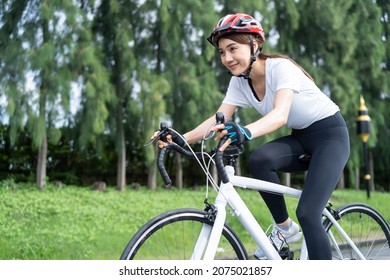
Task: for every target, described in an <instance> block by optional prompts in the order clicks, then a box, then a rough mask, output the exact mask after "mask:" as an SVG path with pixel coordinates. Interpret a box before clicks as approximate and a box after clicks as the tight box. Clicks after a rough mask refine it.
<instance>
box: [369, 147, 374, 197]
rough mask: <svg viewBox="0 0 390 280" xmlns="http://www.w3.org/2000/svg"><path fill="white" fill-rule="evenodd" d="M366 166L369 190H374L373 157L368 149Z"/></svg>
mask: <svg viewBox="0 0 390 280" xmlns="http://www.w3.org/2000/svg"><path fill="white" fill-rule="evenodd" d="M368 168H369V170H370V175H371V179H370V182H369V186H370V190H371V191H375V177H374V158H373V156H372V151H370V150H369V151H368Z"/></svg>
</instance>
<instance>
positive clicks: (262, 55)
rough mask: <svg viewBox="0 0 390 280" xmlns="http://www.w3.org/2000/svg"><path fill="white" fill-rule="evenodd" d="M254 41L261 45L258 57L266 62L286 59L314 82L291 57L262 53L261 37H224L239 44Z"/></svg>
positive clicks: (231, 35) (242, 35) (232, 35)
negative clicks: (269, 59)
mask: <svg viewBox="0 0 390 280" xmlns="http://www.w3.org/2000/svg"><path fill="white" fill-rule="evenodd" d="M251 37H252V39H253V40H256V42H257V44H258V45H259V50H260V54H259V56H258V58H259V59H262V60H266V59H267V58H285V59H288V60H290V61H291V62H292V63H294V64H295V65H296V66H297V67H298V68H299V69H301V70H302V72H303V73H304V74H305V75H306V76H307V77H308V78H309V79H310V80H312V81H314V79H313V77H312V76H310V74H309V73H307V72H306V70H305V69H303V67H302V66H301V65H299V64H298V63H297V62H296V61H295V60H293V59H292V58H290V57H289V56H287V55H283V54H266V53H263V52H262V49H263V41H262V40H261V38H259V37H254V36H251V35H249V36H248V34H242V33H234V34H228V35H226V36H223V38H227V39H230V40H233V41H235V42H237V43H239V44H248V45H249V44H250V39H251Z"/></svg>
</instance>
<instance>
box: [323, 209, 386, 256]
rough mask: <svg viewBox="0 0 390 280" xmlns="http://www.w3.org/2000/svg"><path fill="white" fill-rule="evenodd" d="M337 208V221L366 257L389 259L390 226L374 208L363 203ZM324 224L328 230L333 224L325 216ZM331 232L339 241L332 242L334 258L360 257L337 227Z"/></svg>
mask: <svg viewBox="0 0 390 280" xmlns="http://www.w3.org/2000/svg"><path fill="white" fill-rule="evenodd" d="M336 211H337V212H338V216H336V219H337V220H338V223H339V224H340V225H341V227H342V228H343V229H344V230H345V231H346V233H347V234H348V236H349V237H350V238H351V239H352V240H353V242H354V243H355V245H356V246H357V247H358V248H359V250H360V251H361V253H362V254H363V256H364V257H365V258H366V259H369V260H376V259H382V260H390V227H389V225H388V223H387V222H386V220H385V219H384V218H383V216H382V215H381V214H380V213H379V212H378V211H377V210H375V209H374V208H372V207H371V206H368V205H365V204H360V203H350V204H346V205H344V206H341V207H339V208H338V209H337V210H336ZM323 224H324V226H325V230H326V231H327V232H329V231H330V230H331V229H332V227H333V224H332V222H331V221H330V220H329V219H325V220H324V223H323ZM331 232H332V234H333V236H334V238H335V240H336V241H337V244H338V246H335V245H334V244H332V242H331V244H332V258H333V259H347V260H355V259H359V257H358V255H357V254H356V253H355V252H354V251H353V250H352V248H351V246H350V245H349V244H347V242H346V241H345V239H344V238H343V237H342V236H341V234H340V233H339V232H338V231H337V230H336V229H335V230H332V231H331ZM337 247H338V248H339V249H337Z"/></svg>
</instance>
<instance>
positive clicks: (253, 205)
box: [0, 184, 390, 260]
mask: <svg viewBox="0 0 390 280" xmlns="http://www.w3.org/2000/svg"><path fill="white" fill-rule="evenodd" d="M204 193H205V192H204V190H201V191H193V190H184V191H178V190H175V189H171V190H162V189H161V190H157V191H150V190H147V189H144V188H141V189H140V190H126V191H124V192H118V191H116V190H115V189H114V188H108V189H107V191H106V192H97V191H92V190H90V189H88V188H80V187H75V186H65V187H62V188H57V187H54V186H49V187H47V188H46V189H45V190H41V191H40V190H38V189H36V188H35V187H32V186H29V185H26V184H19V185H17V187H16V188H13V189H11V188H8V187H6V186H5V185H4V184H0V197H1V203H0V259H2V260H7V259H8V260H9V259H41V260H42V259H43V260H48V259H54V260H71V259H72V260H99V259H103V260H110V259H118V258H119V257H120V255H121V253H122V251H123V249H124V247H125V246H126V244H127V242H128V241H129V239H130V238H131V236H132V235H133V234H134V233H135V232H136V231H137V230H138V229H139V228H140V227H141V226H142V225H143V224H144V223H145V222H146V221H148V220H149V219H151V218H152V217H154V216H156V215H157V214H159V213H161V212H163V211H167V210H171V209H175V208H186V207H190V208H203V207H204V205H203V201H204ZM240 193H241V194H242V195H243V199H244V200H245V201H246V202H247V204H248V206H249V208H250V209H251V210H253V212H254V213H255V216H256V218H257V219H258V220H262V221H263V220H264V222H263V223H262V225H263V226H264V227H267V226H268V224H269V223H271V221H272V220H271V217H270V214H269V212H268V210H267V209H266V207H265V204H264V202H263V201H262V200H261V198H260V196H259V195H258V194H257V193H256V192H253V191H248V190H241V191H240ZM210 196H211V198H210V200H212V198H213V197H215V194H214V193H212V194H211V195H210ZM331 201H332V202H333V204H334V205H335V206H336V207H337V206H340V205H342V204H343V203H346V202H351V201H357V202H362V203H367V204H370V205H372V206H373V207H374V208H376V209H377V210H379V211H380V212H381V213H382V214H383V215H384V216H385V218H386V219H387V220H388V221H390V211H388V204H389V202H390V194H389V193H377V192H374V193H372V194H371V198H370V199H367V197H366V193H365V192H363V191H336V192H335V193H334V195H333V197H332V200H331ZM287 203H288V206H289V211H290V214H291V215H292V216H293V217H295V207H296V201H295V200H294V199H292V198H287ZM228 223H229V224H231V225H232V226H233V228H234V229H236V230H237V232H238V234H239V235H240V232H241V231H242V228H241V226H240V225H238V224H237V222H236V221H235V220H234V219H233V218H232V217H230V216H229V217H228ZM245 238H246V237H245V234H244V235H243V239H245Z"/></svg>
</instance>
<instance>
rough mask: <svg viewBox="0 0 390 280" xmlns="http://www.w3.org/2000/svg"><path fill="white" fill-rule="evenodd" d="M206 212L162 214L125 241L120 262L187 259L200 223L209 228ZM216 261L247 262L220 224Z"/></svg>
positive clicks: (236, 241)
mask: <svg viewBox="0 0 390 280" xmlns="http://www.w3.org/2000/svg"><path fill="white" fill-rule="evenodd" d="M206 215H207V212H206V211H202V210H198V209H190V208H186V209H176V210H172V211H169V212H165V213H162V214H160V215H158V216H157V217H155V218H153V219H152V220H150V221H149V222H147V223H146V224H145V225H144V226H143V227H142V228H141V229H140V230H139V231H138V232H137V233H136V234H135V235H134V236H133V237H132V238H131V240H130V241H129V242H128V244H127V246H126V247H125V249H124V251H123V253H122V255H121V257H120V259H121V260H180V259H190V257H191V255H192V251H193V249H194V246H195V243H196V240H197V238H198V236H199V232H200V230H201V228H202V226H203V225H204V224H207V225H210V226H212V225H213V222H212V221H210V220H209V219H207V218H206ZM216 259H240V260H241V259H244V260H245V259H248V255H247V252H246V250H245V247H244V246H243V244H242V242H241V240H240V239H239V238H238V237H237V235H236V233H235V232H234V231H233V230H232V229H231V228H230V227H229V226H228V225H226V224H225V225H224V228H223V231H222V235H221V240H220V243H219V244H218V252H217V255H216Z"/></svg>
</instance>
